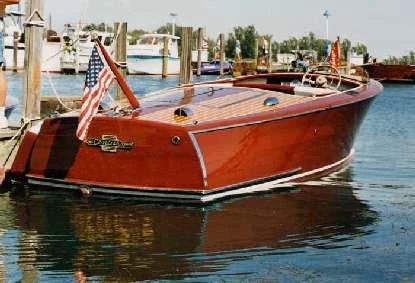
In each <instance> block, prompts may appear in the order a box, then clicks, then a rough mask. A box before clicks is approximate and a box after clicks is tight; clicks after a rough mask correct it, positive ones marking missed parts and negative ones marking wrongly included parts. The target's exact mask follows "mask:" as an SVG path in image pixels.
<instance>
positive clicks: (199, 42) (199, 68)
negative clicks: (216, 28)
mask: <svg viewBox="0 0 415 283" xmlns="http://www.w3.org/2000/svg"><path fill="white" fill-rule="evenodd" d="M203 33H204V32H203V28H198V30H197V76H198V77H200V75H201V74H202V45H203Z"/></svg>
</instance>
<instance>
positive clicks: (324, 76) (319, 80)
mask: <svg viewBox="0 0 415 283" xmlns="http://www.w3.org/2000/svg"><path fill="white" fill-rule="evenodd" d="M328 69H329V70H330V72H329V70H328ZM317 75H318V76H317ZM314 78H315V79H314ZM328 78H329V80H330V81H329V80H328ZM336 78H337V85H335V86H333V85H334V81H335V79H336ZM341 82H342V77H341V75H340V72H339V70H337V68H335V67H333V66H331V65H318V66H315V67H311V68H310V69H309V70H308V71H307V72H306V73H305V74H304V76H303V79H302V80H301V84H302V85H303V86H305V85H306V83H308V85H309V86H312V87H324V88H329V89H333V90H337V89H338V88H339V87H340V84H341Z"/></svg>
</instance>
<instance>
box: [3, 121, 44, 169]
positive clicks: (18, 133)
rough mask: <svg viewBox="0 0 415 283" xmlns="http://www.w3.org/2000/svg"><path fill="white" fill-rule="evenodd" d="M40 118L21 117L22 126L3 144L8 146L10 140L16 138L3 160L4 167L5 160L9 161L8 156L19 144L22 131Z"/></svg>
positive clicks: (5, 146)
mask: <svg viewBox="0 0 415 283" xmlns="http://www.w3.org/2000/svg"><path fill="white" fill-rule="evenodd" d="M39 120H41V119H26V118H22V126H21V127H20V128H19V130H17V132H16V134H15V135H14V136H13V137H12V138H11V139H10V140H8V141H7V143H6V144H5V145H4V148H7V147H9V146H10V145H11V144H12V142H13V141H14V140H16V143H15V144H14V146H13V147H12V149H11V150H10V152H9V154H8V155H7V158H6V160H5V161H4V162H3V167H6V164H7V162H9V160H10V157H11V156H12V154H13V151H14V150H15V148H16V146H17V145H18V144H19V141H20V139H21V137H22V136H23V134H24V132H25V131H26V129H27V127H28V126H29V125H30V124H31V123H32V122H34V121H39Z"/></svg>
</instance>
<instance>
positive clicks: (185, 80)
mask: <svg viewBox="0 0 415 283" xmlns="http://www.w3.org/2000/svg"><path fill="white" fill-rule="evenodd" d="M192 32H193V28H192V27H183V28H182V52H181V54H180V84H181V85H183V84H189V83H190V82H191V81H192Z"/></svg>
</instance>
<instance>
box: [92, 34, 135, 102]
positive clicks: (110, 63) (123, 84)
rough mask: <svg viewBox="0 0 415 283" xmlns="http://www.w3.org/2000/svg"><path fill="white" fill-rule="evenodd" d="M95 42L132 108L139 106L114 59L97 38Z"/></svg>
mask: <svg viewBox="0 0 415 283" xmlns="http://www.w3.org/2000/svg"><path fill="white" fill-rule="evenodd" d="M95 42H96V43H97V45H98V47H99V49H101V53H102V55H103V56H104V58H105V60H106V61H107V63H108V66H109V67H110V69H111V71H112V72H113V73H114V76H115V79H116V80H117V82H118V85H119V86H120V88H121V89H122V91H123V92H124V94H125V96H127V99H128V102H130V105H131V107H133V108H134V109H137V108H139V107H140V103H139V102H138V100H137V98H136V97H135V96H134V92H133V91H132V90H131V88H130V87H129V86H128V84H127V81H126V80H125V78H124V77H123V76H122V75H121V73H120V71H119V70H118V68H117V66H116V65H115V63H114V61H113V60H112V59H111V57H110V55H109V54H108V52H107V50H105V48H104V46H102V43H101V42H100V41H99V40H95Z"/></svg>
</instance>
